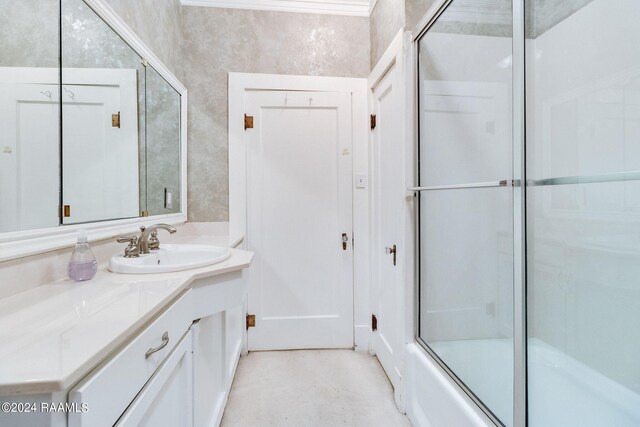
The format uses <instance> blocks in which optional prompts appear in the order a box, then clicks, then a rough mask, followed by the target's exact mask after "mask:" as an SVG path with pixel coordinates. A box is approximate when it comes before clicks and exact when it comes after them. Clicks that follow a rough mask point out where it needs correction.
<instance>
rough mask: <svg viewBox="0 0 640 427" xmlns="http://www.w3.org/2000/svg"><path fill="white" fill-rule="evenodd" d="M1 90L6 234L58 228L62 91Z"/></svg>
mask: <svg viewBox="0 0 640 427" xmlns="http://www.w3.org/2000/svg"><path fill="white" fill-rule="evenodd" d="M0 90H1V91H2V94H3V96H2V102H1V103H0V126H1V128H2V129H3V135H2V136H0V198H1V200H2V203H0V232H7V231H16V230H31V229H36V228H48V227H57V226H58V225H59V224H60V219H59V217H58V206H59V205H60V193H59V188H60V179H59V177H60V160H59V158H60V154H59V153H60V138H59V134H60V130H59V121H60V110H59V106H58V103H59V100H58V95H57V94H58V91H59V89H58V86H57V85H54V84H14V83H4V84H0ZM33 123H38V126H33Z"/></svg>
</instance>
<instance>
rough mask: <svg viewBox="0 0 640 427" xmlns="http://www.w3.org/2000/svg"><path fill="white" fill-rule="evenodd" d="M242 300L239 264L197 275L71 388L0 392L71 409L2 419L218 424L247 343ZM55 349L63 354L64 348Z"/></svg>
mask: <svg viewBox="0 0 640 427" xmlns="http://www.w3.org/2000/svg"><path fill="white" fill-rule="evenodd" d="M249 261H250V257H249ZM151 291H152V292H154V290H153V289H151ZM245 307H246V289H245V286H244V284H243V280H242V271H241V269H240V268H238V269H235V270H230V271H229V270H227V271H225V272H222V273H218V274H215V275H209V276H205V277H202V275H201V276H200V277H197V278H195V279H194V280H192V281H191V282H190V284H189V285H187V286H185V288H184V291H182V293H181V294H179V296H177V297H175V298H174V299H173V300H172V302H170V303H168V304H166V305H165V306H164V307H163V308H162V309H160V312H159V313H158V314H155V316H154V317H153V318H152V320H150V321H148V322H147V324H146V326H144V327H142V329H140V328H138V329H134V326H133V325H132V326H131V328H132V330H131V331H130V332H123V334H128V335H127V336H126V338H125V340H123V341H124V342H125V344H123V345H122V346H121V347H120V348H117V347H116V348H117V349H116V350H115V351H113V350H112V352H111V354H110V355H109V354H105V355H104V356H102V357H103V360H104V361H103V362H101V363H100V364H98V365H97V366H95V365H94V366H93V367H92V366H91V365H89V366H86V367H84V368H82V369H84V370H85V372H86V373H85V374H84V377H82V376H78V378H80V379H79V380H76V381H75V382H74V383H72V384H74V385H72V386H70V388H67V389H57V390H54V389H53V387H52V388H51V389H50V390H49V391H48V392H43V393H41V394H15V395H8V394H7V395H5V396H0V400H1V401H3V402H10V403H12V404H15V405H27V404H29V405H31V404H33V405H37V406H38V407H40V405H41V404H49V405H51V404H56V405H66V407H67V408H71V409H67V410H61V411H59V412H51V413H45V412H42V411H37V412H35V413H5V412H0V426H2V427H4V426H5V425H6V426H11V427H27V426H28V427H34V426H38V427H102V426H114V425H115V426H122V427H129V426H153V427H192V426H195V427H216V426H218V425H219V424H220V422H221V420H222V415H223V413H224V408H225V405H226V402H227V398H228V395H229V390H230V388H231V383H232V381H233V376H234V374H235V369H236V367H237V364H238V360H239V358H240V355H241V353H242V351H243V349H244V348H246V341H245V337H246V329H245ZM138 309H139V310H147V308H146V307H142V306H141V307H139V308H138ZM117 312H118V311H117V310H116V313H117ZM106 319H109V317H108V316H107V317H106ZM107 321H108V320H107ZM87 339H97V336H96V337H91V336H89V335H87ZM110 339H114V338H113V337H111V338H110ZM87 344H89V343H87ZM58 356H59V359H60V360H64V358H65V354H64V353H62V354H60V355H58ZM26 357H29V356H28V355H26ZM74 408H76V409H74ZM83 408H84V410H83ZM32 412H33V411H32Z"/></svg>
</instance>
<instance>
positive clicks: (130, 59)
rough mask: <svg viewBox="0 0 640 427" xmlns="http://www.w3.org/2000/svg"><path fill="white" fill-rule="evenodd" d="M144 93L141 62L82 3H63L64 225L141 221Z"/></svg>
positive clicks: (66, 0) (70, 1) (143, 75)
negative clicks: (140, 160) (135, 219)
mask: <svg viewBox="0 0 640 427" xmlns="http://www.w3.org/2000/svg"><path fill="white" fill-rule="evenodd" d="M144 85H145V66H144V65H143V61H142V58H141V57H140V56H139V55H138V54H137V53H136V52H135V51H134V50H133V49H131V47H129V45H127V44H126V43H125V42H124V41H123V40H122V39H121V38H120V36H118V35H117V34H116V33H115V32H114V31H113V30H112V29H111V28H110V27H109V26H108V25H107V24H106V23H104V22H103V21H102V20H101V19H100V17H98V16H97V15H96V14H95V13H94V12H93V10H91V8H89V6H87V4H85V3H84V2H83V1H82V0H63V1H62V105H63V110H62V112H63V115H62V118H63V121H62V130H63V132H62V141H63V144H62V146H63V150H62V152H63V153H62V184H63V185H62V202H63V205H64V206H65V208H66V209H64V212H63V219H62V223H63V224H77V223H85V222H91V221H103V220H108V219H119V218H131V217H136V216H139V215H140V212H141V209H140V205H141V204H142V202H141V200H140V196H141V194H144V193H143V192H140V187H141V185H140V176H142V177H144V175H143V174H139V158H140V154H141V153H140V151H141V150H140V147H141V146H143V144H144V136H145V135H144V129H145V127H144V123H145V122H144V113H145V111H144V105H145V100H144V97H145V88H144ZM142 154H143V153H142ZM142 187H144V185H142Z"/></svg>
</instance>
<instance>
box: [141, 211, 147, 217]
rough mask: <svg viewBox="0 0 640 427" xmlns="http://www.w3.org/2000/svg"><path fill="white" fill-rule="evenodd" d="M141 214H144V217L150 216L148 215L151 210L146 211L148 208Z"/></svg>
mask: <svg viewBox="0 0 640 427" xmlns="http://www.w3.org/2000/svg"><path fill="white" fill-rule="evenodd" d="M140 216H142V217H148V216H149V211H146V210H145V211H142V212H140Z"/></svg>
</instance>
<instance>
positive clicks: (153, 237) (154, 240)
mask: <svg viewBox="0 0 640 427" xmlns="http://www.w3.org/2000/svg"><path fill="white" fill-rule="evenodd" d="M158 249H160V240H159V239H158V230H153V231H152V232H151V234H150V235H149V250H150V251H156V250H158Z"/></svg>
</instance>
